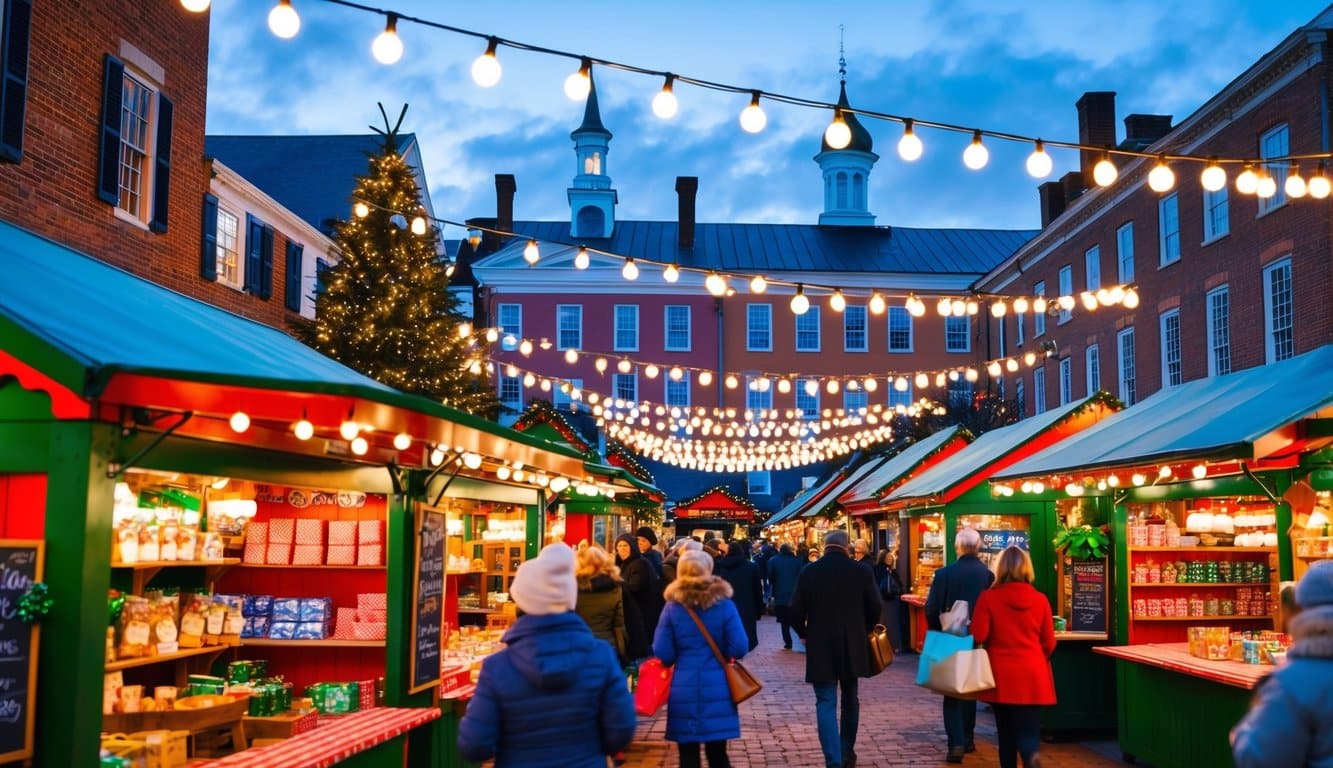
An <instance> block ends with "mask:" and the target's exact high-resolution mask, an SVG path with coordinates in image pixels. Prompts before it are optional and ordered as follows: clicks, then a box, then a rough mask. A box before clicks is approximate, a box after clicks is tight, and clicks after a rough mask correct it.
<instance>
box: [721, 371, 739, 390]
mask: <svg viewBox="0 0 1333 768" xmlns="http://www.w3.org/2000/svg"><path fill="white" fill-rule="evenodd" d="M723 383H724V384H725V385H726V387H727V389H735V388H736V387H739V386H740V385H741V382H740V380H739V379H737V378H736V374H734V373H729V374H727V378H726V381H725V382H723Z"/></svg>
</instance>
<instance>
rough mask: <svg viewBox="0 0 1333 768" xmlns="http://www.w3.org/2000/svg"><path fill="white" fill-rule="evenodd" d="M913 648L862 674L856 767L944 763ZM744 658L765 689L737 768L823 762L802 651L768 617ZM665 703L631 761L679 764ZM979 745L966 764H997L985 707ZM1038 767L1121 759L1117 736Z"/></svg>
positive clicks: (1075, 746) (1064, 748) (1045, 753)
mask: <svg viewBox="0 0 1333 768" xmlns="http://www.w3.org/2000/svg"><path fill="white" fill-rule="evenodd" d="M916 663H917V657H916V656H904V657H901V658H900V659H898V660H896V661H895V662H894V663H893V666H891V667H889V669H887V670H885V672H884V673H883V674H881V675H879V676H878V677H874V678H871V679H869V680H862V681H861V686H860V693H861V696H860V698H861V727H860V733H859V735H858V738H857V744H856V753H857V765H858V767H859V768H889V767H890V766H928V765H939V766H944V765H946V763H945V762H944V755H945V751H946V750H945V740H944V726H943V724H942V722H941V719H940V697H939V696H937V695H936V694H933V693H931V692H929V691H927V690H926V689H924V688H919V687H917V686H916V685H914V684H913V680H914V678H915V675H916ZM745 665H746V666H747V667H748V668H750V669H751V670H752V671H754V672H755V674H756V675H758V676H759V678H760V679H761V680H763V681H764V690H763V691H762V692H760V694H759V695H758V696H756V697H755V698H753V699H750V700H749V701H747V702H745V703H744V704H742V705H741V738H740V739H739V740H738V741H733V742H731V745H730V749H729V756H730V758H731V763H732V765H734V766H736V768H767V767H768V766H772V767H773V768H778V767H779V766H782V767H784V768H785V767H786V766H791V767H792V768H822V766H823V765H824V758H823V755H822V753H821V752H820V751H819V737H818V735H817V732H816V730H815V696H814V692H813V690H812V689H811V688H810V686H809V685H808V684H806V683H805V682H804V680H805V656H804V655H803V654H800V653H795V652H793V651H787V650H783V649H782V637H781V635H780V633H779V630H778V626H777V624H776V623H775V622H774V621H773V619H772V618H771V617H765V618H763V619H761V620H760V622H759V647H758V648H757V649H755V650H754V651H753V652H752V653H751V654H750V655H749V656H746V657H745ZM665 733H666V710H663V711H662V713H661V714H659V715H658V716H657V717H652V718H641V719H640V721H639V728H638V732H637V734H636V735H635V739H634V744H633V745H632V746H631V747H630V750H629V752H628V753H627V755H626V757H627V758H628V760H627V763H626V765H627V766H630V767H631V768H648V766H654V767H656V766H676V765H677V764H678V761H677V756H676V748H675V745H674V744H671V743H668V742H667V741H666V739H665ZM976 736H977V751H976V752H975V753H973V754H970V755H968V756H967V758H966V760H965V761H964V763H963V765H965V766H971V767H972V768H979V767H980V766H998V765H999V758H998V756H997V754H996V751H995V721H994V719H993V718H992V717H991V715H990V713H989V712H987V711H985V708H984V707H983V708H982V709H981V710H980V711H979V712H978V714H977V733H976ZM1041 754H1042V765H1043V768H1065V767H1073V766H1079V768H1084V767H1088V768H1093V767H1096V766H1107V767H1109V766H1120V765H1122V763H1120V762H1119V760H1118V759H1117V758H1118V757H1119V754H1120V752H1119V749H1118V748H1117V747H1116V745H1115V743H1114V742H1094V743H1063V744H1043V745H1042V750H1041Z"/></svg>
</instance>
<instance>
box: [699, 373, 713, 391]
mask: <svg viewBox="0 0 1333 768" xmlns="http://www.w3.org/2000/svg"><path fill="white" fill-rule="evenodd" d="M712 383H713V372H712V371H699V386H701V387H707V386H710V385H711V384H712Z"/></svg>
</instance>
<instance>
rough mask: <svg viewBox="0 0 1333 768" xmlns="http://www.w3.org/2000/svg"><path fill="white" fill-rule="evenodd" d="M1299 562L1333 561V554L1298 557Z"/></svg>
mask: <svg viewBox="0 0 1333 768" xmlns="http://www.w3.org/2000/svg"><path fill="white" fill-rule="evenodd" d="M1296 557H1297V559H1299V560H1333V553H1329V554H1327V555H1296Z"/></svg>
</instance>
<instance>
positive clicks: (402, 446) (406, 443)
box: [393, 432, 412, 451]
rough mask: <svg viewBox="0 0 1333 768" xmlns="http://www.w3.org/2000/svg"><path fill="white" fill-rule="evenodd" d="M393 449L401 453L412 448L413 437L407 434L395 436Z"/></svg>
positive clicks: (402, 433) (401, 433) (400, 433)
mask: <svg viewBox="0 0 1333 768" xmlns="http://www.w3.org/2000/svg"><path fill="white" fill-rule="evenodd" d="M393 447H394V448H397V449H398V450H400V451H406V450H407V449H408V448H411V447H412V436H411V435H409V434H407V433H406V432H399V433H398V434H396V435H394V436H393Z"/></svg>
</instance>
